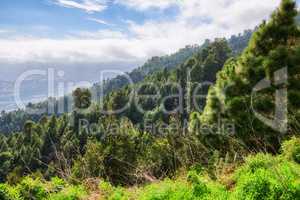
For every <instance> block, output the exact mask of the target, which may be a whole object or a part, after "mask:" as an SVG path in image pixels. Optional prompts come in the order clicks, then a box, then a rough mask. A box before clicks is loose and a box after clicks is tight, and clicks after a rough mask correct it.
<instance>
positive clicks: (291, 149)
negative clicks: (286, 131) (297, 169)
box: [282, 137, 300, 164]
mask: <svg viewBox="0 0 300 200" xmlns="http://www.w3.org/2000/svg"><path fill="white" fill-rule="evenodd" d="M282 151H283V156H284V157H285V158H286V159H288V160H292V161H295V162H297V163H298V164H300V138H296V137H294V138H292V139H291V140H288V141H285V142H284V143H283V144H282Z"/></svg>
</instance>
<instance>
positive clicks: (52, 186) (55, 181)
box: [49, 177, 66, 193]
mask: <svg viewBox="0 0 300 200" xmlns="http://www.w3.org/2000/svg"><path fill="white" fill-rule="evenodd" d="M65 186H66V183H65V181H64V180H62V179H60V178H58V177H53V178H51V181H50V183H49V190H50V191H51V192H55V193H57V192H60V191H61V190H62V189H63V188H64V187H65Z"/></svg>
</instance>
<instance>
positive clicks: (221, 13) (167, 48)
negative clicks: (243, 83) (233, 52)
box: [0, 0, 280, 70]
mask: <svg viewBox="0 0 300 200" xmlns="http://www.w3.org/2000/svg"><path fill="white" fill-rule="evenodd" d="M279 2H280V1H279V0H263V1H262V0H251V1H249V0H248V1H247V0H210V1H207V0H177V1H176V0H166V1H153V0H151V1H150V0H122V1H121V0H120V1H119V0H118V1H115V3H119V4H122V5H125V6H127V7H130V8H131V9H135V10H137V11H141V10H148V9H154V8H156V9H166V8H168V7H170V6H176V7H178V10H179V12H178V15H177V16H175V17H174V19H172V20H164V19H159V20H146V21H145V23H143V24H137V23H135V22H132V21H131V22H128V24H127V29H126V30H124V31H119V30H111V29H102V30H99V31H95V32H88V31H86V32H82V31H80V32H78V33H76V34H73V35H67V36H66V37H64V38H62V39H51V38H22V39H0V44H1V45H0V63H8V64H22V63H28V62H38V63H58V64H59V63H62V64H68V65H71V64H77V63H102V64H104V65H105V64H111V63H114V64H116V65H118V63H119V64H120V65H121V64H122V63H127V64H128V63H129V64H130V63H132V64H137V63H142V62H144V61H145V60H146V59H148V58H149V57H151V56H157V55H164V54H169V53H172V52H175V51H176V50H178V49H179V48H182V47H184V46H185V45H189V44H200V43H201V42H203V41H204V40H205V39H207V38H208V39H213V38H215V37H224V36H225V37H228V36H230V35H232V34H236V33H239V32H242V31H243V30H245V29H249V28H254V27H255V26H256V25H258V24H259V23H261V21H262V20H263V19H268V17H269V16H270V14H271V12H272V11H273V10H274V9H275V7H277V6H278V4H279ZM57 3H59V4H60V5H62V6H65V7H72V8H78V9H82V10H84V11H86V12H100V11H102V10H103V9H105V8H106V6H107V4H106V3H107V1H100V0H82V1H75V0H74V1H71V0H57ZM92 19H94V18H90V20H92ZM124 20H126V19H124ZM94 21H95V22H96V20H94ZM98 23H102V24H105V23H106V22H105V21H101V20H100V21H98ZM125 70H127V69H125Z"/></svg>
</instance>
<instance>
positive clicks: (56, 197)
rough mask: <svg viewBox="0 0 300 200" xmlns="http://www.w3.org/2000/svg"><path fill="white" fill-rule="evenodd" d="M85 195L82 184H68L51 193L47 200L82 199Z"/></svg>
mask: <svg viewBox="0 0 300 200" xmlns="http://www.w3.org/2000/svg"><path fill="white" fill-rule="evenodd" d="M86 195H87V193H86V190H85V189H84V187H83V186H68V187H66V188H64V189H63V190H62V191H60V192H59V193H54V194H51V195H50V197H49V198H48V200H80V199H84V197H86Z"/></svg>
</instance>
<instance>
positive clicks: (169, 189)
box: [139, 180, 193, 200]
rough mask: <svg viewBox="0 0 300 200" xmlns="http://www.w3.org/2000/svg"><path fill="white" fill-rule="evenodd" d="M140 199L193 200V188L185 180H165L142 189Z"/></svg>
mask: <svg viewBox="0 0 300 200" xmlns="http://www.w3.org/2000/svg"><path fill="white" fill-rule="evenodd" d="M139 199H140V200H191V199H193V197H192V189H191V188H190V187H189V185H188V184H187V183H185V182H183V181H175V182H172V181H170V180H165V181H163V182H161V183H157V184H152V185H149V186H147V187H145V188H144V189H143V190H142V191H141V195H140V197H139Z"/></svg>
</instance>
